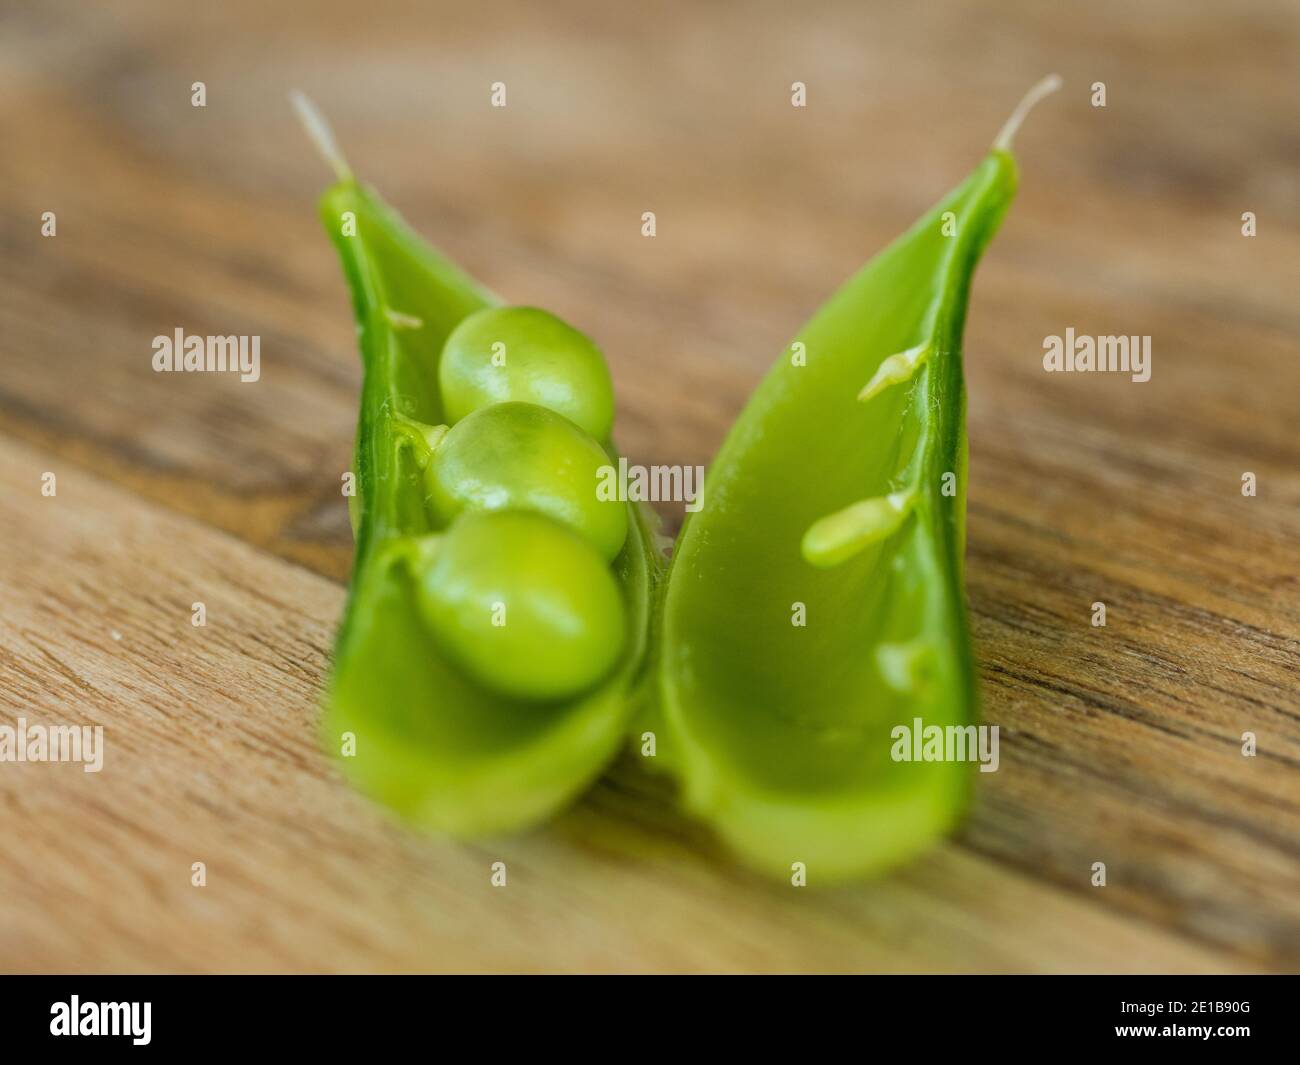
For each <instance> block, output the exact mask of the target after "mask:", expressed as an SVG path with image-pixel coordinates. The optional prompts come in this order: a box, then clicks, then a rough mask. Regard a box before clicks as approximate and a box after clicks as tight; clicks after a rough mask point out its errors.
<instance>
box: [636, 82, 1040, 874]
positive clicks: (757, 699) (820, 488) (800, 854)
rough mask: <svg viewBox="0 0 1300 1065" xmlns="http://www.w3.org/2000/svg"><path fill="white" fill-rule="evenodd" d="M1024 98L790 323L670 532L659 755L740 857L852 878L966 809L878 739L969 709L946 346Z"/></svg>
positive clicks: (957, 402)
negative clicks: (701, 487)
mask: <svg viewBox="0 0 1300 1065" xmlns="http://www.w3.org/2000/svg"><path fill="white" fill-rule="evenodd" d="M1052 87H1054V84H1053V83H1052V82H1051V80H1050V79H1049V81H1048V82H1047V83H1044V85H1043V86H1040V87H1039V89H1038V90H1036V93H1037V94H1039V95H1041V93H1042V92H1044V91H1050V88H1052ZM1034 98H1036V96H1035V94H1031V96H1030V97H1029V98H1027V99H1026V103H1025V104H1024V105H1022V108H1021V110H1020V111H1018V112H1017V114H1016V115H1015V116H1013V120H1012V122H1010V123H1008V127H1007V128H1006V129H1005V130H1004V132H1003V134H1002V135H1001V136H1000V137H999V139H998V141H997V142H996V146H995V148H994V149H993V150H992V151H991V152H990V154H989V155H988V156H987V157H986V158H985V159H984V160H983V161H982V162H981V163H980V164H979V165H978V166H977V167H976V168H975V170H974V172H973V173H972V174H971V175H970V176H969V177H968V178H967V179H966V180H965V181H964V182H962V184H961V185H959V186H958V187H957V188H956V189H954V190H953V191H952V192H951V193H950V194H949V195H948V196H947V197H945V198H944V200H943V201H942V202H941V203H939V204H938V205H937V206H936V207H935V208H934V209H933V210H932V211H931V212H930V213H929V214H927V215H926V216H925V217H924V218H922V219H921V220H920V221H919V222H918V223H916V225H915V226H913V227H912V229H911V230H910V231H909V232H907V233H906V234H905V235H904V236H902V237H901V238H899V239H898V240H897V241H895V242H894V243H893V244H892V245H890V246H889V247H888V248H887V249H885V250H884V251H883V252H881V253H880V255H878V256H877V257H876V258H875V259H873V260H872V261H871V262H870V263H868V264H867V265H866V266H865V267H864V268H863V269H862V270H861V271H860V272H859V273H858V274H856V275H855V276H854V277H852V278H851V279H850V280H849V281H848V282H847V283H846V284H845V285H844V286H843V287H842V288H841V289H840V290H839V291H838V292H837V293H836V294H835V295H834V296H833V297H832V298H831V299H830V301H829V302H828V303H826V305H825V306H824V307H822V309H821V310H820V311H819V312H818V313H817V314H816V315H815V316H814V317H813V319H812V320H811V321H810V322H809V323H808V324H807V325H805V326H804V328H803V329H802V330H800V332H799V334H798V336H797V338H796V341H795V343H794V344H792V346H791V348H790V349H789V350H787V352H786V353H785V354H784V355H783V356H782V358H781V359H780V361H779V362H778V363H777V364H776V366H774V367H773V369H772V370H771V371H770V372H769V373H768V375H767V377H766V378H765V379H764V380H763V382H762V383H761V384H760V386H759V387H758V389H757V390H756V392H755V393H754V395H753V396H752V398H751V399H750V401H749V403H748V405H747V406H746V407H745V410H744V411H743V413H742V414H741V416H740V418H739V420H738V421H737V422H736V424H735V425H734V426H733V428H732V430H731V432H730V433H729V435H728V436H727V438H726V441H725V442H724V443H723V445H722V448H721V450H720V451H719V453H718V455H717V458H716V459H715V461H714V463H713V465H712V467H711V469H710V471H709V473H708V475H707V478H706V481H705V485H706V491H705V505H704V507H703V509H702V510H701V511H699V512H698V513H696V514H693V515H689V516H688V519H687V522H686V524H685V526H684V527H683V530H682V533H681V535H680V538H679V540H678V544H677V547H676V550H675V553H674V557H673V561H672V564H671V567H670V570H669V575H668V580H667V585H666V591H665V598H664V604H663V626H662V653H661V657H660V683H661V706H660V719H659V728H660V730H661V733H662V735H661V742H660V744H659V754H660V758H659V762H660V764H661V765H663V766H665V767H666V768H668V769H669V770H670V771H671V772H672V773H674V774H675V776H677V777H678V778H679V780H680V784H681V789H682V795H683V800H684V802H685V804H686V806H687V807H688V808H689V809H690V810H691V811H693V812H694V813H695V814H697V815H698V816H700V817H701V818H703V819H705V820H707V821H708V822H710V823H711V824H712V825H713V826H714V828H715V829H716V830H717V832H718V833H719V834H720V835H721V836H722V837H723V838H724V839H725V840H726V841H727V842H728V843H729V844H730V845H731V846H732V847H733V848H734V850H735V851H736V852H737V853H738V854H739V856H740V857H741V858H742V859H744V860H745V861H747V862H748V863H749V864H751V865H753V866H756V867H758V868H760V869H762V870H765V871H769V872H772V873H774V874H777V875H785V876H789V875H790V872H791V868H792V864H793V863H795V862H803V863H805V864H806V867H807V872H808V876H809V878H810V881H811V880H812V879H813V878H816V879H818V880H820V881H823V882H824V881H827V880H834V879H839V878H844V877H848V876H857V875H862V874H866V873H870V872H872V871H876V870H879V869H882V868H884V867H886V866H888V865H891V864H893V863H896V862H898V861H901V860H902V859H904V858H906V857H907V856H909V855H911V854H913V853H914V852H916V851H917V850H919V849H920V848H921V847H923V846H925V845H926V844H927V843H928V842H930V841H931V840H933V839H934V838H935V836H936V835H938V834H940V833H942V832H944V831H945V830H947V829H949V828H950V827H951V826H952V825H953V824H954V823H955V822H956V821H957V819H958V818H959V816H960V814H961V812H962V810H963V807H964V805H965V803H966V798H967V795H968V792H969V789H970V782H971V766H970V765H969V763H960V762H953V761H914V760H907V761H902V760H895V759H894V757H893V756H892V752H893V751H894V750H895V748H896V744H897V737H898V735H899V734H897V733H895V731H894V730H895V729H896V728H897V727H898V726H905V727H906V728H908V729H909V730H912V729H913V727H914V725H915V723H916V722H917V720H918V719H920V721H921V722H922V723H923V726H932V725H937V726H940V727H947V726H967V725H971V724H973V723H974V722H975V721H976V719H977V707H976V686H975V673H974V667H973V663H972V654H971V646H970V639H969V636H968V632H967V625H966V620H965V606H964V596H963V587H962V555H963V550H964V540H965V488H966V456H967V449H966V438H965V427H964V420H965V397H964V391H963V383H962V365H961V337H962V327H963V323H964V320H965V316H966V304H967V297H968V293H969V289H970V282H971V276H972V273H973V271H974V269H975V265H976V262H977V260H978V259H979V256H980V254H981V252H982V251H983V249H984V247H985V245H986V244H987V243H988V241H989V239H990V238H991V237H992V235H993V233H994V230H995V229H996V228H997V226H998V223H999V222H1000V220H1001V218H1002V216H1003V213H1004V212H1005V211H1006V209H1007V207H1008V205H1009V204H1010V201H1011V199H1012V196H1013V194H1014V192H1015V186H1016V167H1015V162H1014V160H1013V159H1012V156H1011V155H1010V154H1009V151H1008V148H1009V144H1010V138H1011V134H1012V133H1013V132H1014V129H1015V127H1016V126H1017V125H1018V123H1019V121H1020V119H1021V118H1022V117H1023V113H1024V111H1025V110H1027V108H1028V106H1029V105H1030V104H1032V102H1033V99H1034Z"/></svg>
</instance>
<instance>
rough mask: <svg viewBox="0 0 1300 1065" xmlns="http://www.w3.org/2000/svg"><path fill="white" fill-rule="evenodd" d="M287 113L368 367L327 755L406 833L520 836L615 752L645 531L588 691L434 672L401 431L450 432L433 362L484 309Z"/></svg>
mask: <svg viewBox="0 0 1300 1065" xmlns="http://www.w3.org/2000/svg"><path fill="white" fill-rule="evenodd" d="M295 103H296V104H297V106H298V108H299V110H300V112H301V114H302V117H303V119H304V122H305V124H306V126H307V128H308V132H309V133H310V134H311V135H312V136H313V138H314V139H315V140H316V141H317V144H318V146H319V147H321V149H322V151H323V153H324V154H325V155H326V157H327V158H328V159H329V160H330V161H331V162H332V163H333V165H334V167H335V170H336V172H337V174H338V176H339V181H338V183H337V184H335V185H334V186H333V187H331V188H330V189H329V190H327V191H326V193H325V194H324V196H323V198H322V200H321V203H320V214H321V218H322V220H323V222H324V224H325V227H326V229H327V231H328V232H329V234H330V237H331V239H332V240H333V241H334V244H335V246H336V248H337V250H338V253H339V256H340V258H341V259H342V262H343V268H344V271H345V273H346V275H347V280H348V284H349V286H350V288H351V292H352V299H353V304H354V307H355V311H356V318H357V323H358V333H359V336H360V346H361V356H362V360H363V364H364V382H363V386H362V397H361V413H360V419H359V423H358V426H357V438H356V451H355V472H356V475H357V497H356V500H357V505H356V507H355V509H354V511H353V518H354V527H355V533H356V555H355V561H354V565H353V573H352V582H351V588H350V592H349V596H348V602H347V607H346V612H345V616H344V619H343V623H342V625H341V626H340V629H339V634H338V639H337V644H336V647H335V656H334V670H333V675H332V677H331V681H330V687H329V692H328V697H327V707H326V713H325V718H324V743H325V745H326V747H327V749H328V750H330V751H332V752H337V753H339V754H340V755H341V757H340V765H341V766H342V768H343V771H344V772H345V774H346V775H347V776H348V777H349V778H350V780H351V781H352V782H353V783H354V784H355V785H356V786H357V787H358V788H359V789H360V790H361V791H363V792H365V793H366V794H368V795H370V796H372V797H374V798H376V799H378V800H379V801H381V802H383V803H385V804H387V805H388V806H390V807H392V808H394V809H395V810H397V811H399V812H400V813H402V814H403V815H404V816H405V817H407V818H408V819H409V820H411V821H412V822H414V823H417V824H419V825H422V826H425V827H429V828H433V829H437V830H440V831H446V832H450V833H453V834H457V835H478V834H483V833H490V832H497V831H509V830H513V829H519V828H523V827H526V826H528V825H530V824H533V823H535V822H537V821H539V820H541V819H543V818H545V817H546V816H548V815H549V814H551V813H553V812H554V811H555V810H556V809H557V808H558V807H560V806H561V805H563V804H564V803H565V802H567V801H568V800H570V799H571V798H572V797H573V796H575V795H576V794H577V793H578V792H580V791H581V790H582V789H583V788H584V787H585V786H586V785H587V784H588V783H589V782H590V781H591V779H592V778H593V777H594V776H596V775H597V774H598V773H599V771H600V770H601V768H602V767H603V766H604V765H605V763H606V762H607V761H608V760H609V759H610V758H611V757H612V755H613V754H614V753H615V752H616V751H617V749H618V747H619V746H620V744H621V743H622V741H623V739H624V736H625V735H626V731H627V727H628V721H629V718H630V716H631V714H632V713H633V711H634V708H635V704H636V700H637V697H638V693H639V691H640V687H641V681H642V680H643V678H644V673H645V670H644V665H645V652H646V644H647V629H648V624H649V614H650V603H651V601H652V598H653V594H654V585H655V582H656V578H657V573H658V561H657V559H658V555H657V553H656V549H655V546H654V543H655V541H654V531H653V528H652V526H651V525H650V523H649V521H648V520H647V518H646V516H645V512H644V511H643V510H642V509H641V508H640V507H635V506H632V505H631V504H629V506H630V507H631V512H630V513H629V519H630V520H629V526H630V528H629V531H628V536H627V540H626V542H625V544H624V546H623V549H622V551H621V553H620V554H619V555H618V557H617V558H616V559H615V560H614V562H613V573H614V575H615V576H616V577H617V579H618V581H619V584H620V587H621V591H622V597H623V600H624V605H625V607H626V610H627V616H628V623H627V626H626V629H627V634H628V635H627V641H626V646H625V650H624V652H623V655H622V658H621V660H620V662H619V663H618V665H617V667H616V668H615V669H614V671H613V673H612V674H611V675H610V676H609V678H608V679H607V680H605V681H604V682H603V683H602V684H601V685H600V686H599V687H598V688H596V689H595V690H594V691H590V692H588V693H585V694H584V695H583V696H582V697H580V698H577V699H574V700H570V701H567V702H561V703H554V702H551V703H540V704H539V703H537V702H525V701H516V700H513V699H511V698H508V697H505V696H502V695H499V694H493V693H491V692H488V691H485V690H483V689H481V688H479V687H478V686H476V685H475V684H474V683H473V682H472V680H470V679H469V678H467V677H466V675H465V674H464V672H463V671H461V670H458V669H456V668H454V667H453V665H452V664H451V663H450V662H449V661H447V660H446V659H445V657H444V655H443V654H442V653H441V652H440V649H439V646H438V644H437V643H436V641H435V640H434V639H432V638H431V636H430V633H429V630H428V628H427V626H426V625H425V624H424V623H423V621H422V618H421V614H420V611H419V607H418V604H417V601H416V594H415V590H414V587H413V582H412V580H411V576H410V573H409V572H408V571H407V569H406V567H405V564H404V560H405V559H406V558H407V557H409V556H410V555H411V554H412V550H411V545H412V543H414V542H415V541H413V540H412V538H414V537H419V536H421V535H422V534H425V533H428V532H430V531H431V525H430V517H429V515H428V508H427V507H426V505H425V493H426V488H425V484H424V477H423V473H424V471H423V464H424V463H425V462H426V461H427V450H425V451H424V452H423V453H422V449H421V448H420V447H418V446H415V444H414V443H413V441H412V438H411V433H412V426H413V425H417V426H418V425H424V426H436V425H439V424H440V423H442V422H445V421H446V420H447V418H446V417H445V412H444V410H443V409H442V401H441V397H440V395H439V391H438V360H439V357H440V354H441V352H442V350H443V345H444V343H445V342H446V339H447V337H448V335H449V334H450V333H451V331H452V330H453V329H454V328H455V327H456V326H457V324H459V323H460V322H461V321H462V320H463V319H464V318H466V317H467V316H468V315H470V314H471V313H473V312H474V311H477V310H479V309H481V308H483V307H486V306H489V305H494V304H495V303H496V302H497V301H496V299H495V298H494V297H493V296H492V295H491V294H490V293H488V292H486V291H485V290H484V289H482V288H481V287H480V286H478V285H477V284H475V283H474V282H473V281H472V280H471V279H470V278H469V277H467V276H466V275H465V274H464V273H462V272H461V271H460V270H459V269H458V268H457V267H455V266H454V265H453V264H452V263H450V262H449V261H448V260H446V259H445V258H443V257H442V256H441V255H439V254H438V253H437V252H436V251H434V250H433V249H431V248H430V247H428V246H427V245H426V244H424V243H423V242H422V241H421V240H420V239H419V238H418V237H417V236H415V235H414V234H413V233H412V232H411V231H410V230H409V229H408V228H407V227H406V225H405V224H404V223H403V222H402V221H401V219H399V218H398V217H397V215H396V214H395V213H393V212H392V211H391V210H389V209H388V208H387V207H385V205H384V204H383V203H381V202H380V200H379V199H378V198H377V197H376V196H375V195H374V194H373V193H372V192H371V191H370V190H368V189H366V188H363V187H362V186H361V185H360V184H359V183H358V182H357V181H356V180H355V178H354V177H353V176H352V174H351V171H350V170H349V169H348V167H347V164H346V163H345V162H344V161H343V158H342V156H341V154H339V152H338V150H337V148H336V147H335V146H334V143H333V140H332V138H331V137H330V135H329V131H328V129H327V128H326V127H325V125H324V122H323V120H321V119H320V117H319V115H318V114H316V112H315V110H314V109H313V108H311V106H310V104H308V103H307V102H306V101H305V99H303V98H301V97H296V98H295ZM605 445H606V450H609V444H608V441H606V442H605ZM593 490H594V486H593Z"/></svg>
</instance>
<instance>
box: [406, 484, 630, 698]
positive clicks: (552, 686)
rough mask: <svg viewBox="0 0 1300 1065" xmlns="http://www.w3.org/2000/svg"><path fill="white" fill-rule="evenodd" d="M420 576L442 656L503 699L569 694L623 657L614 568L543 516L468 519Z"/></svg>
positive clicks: (491, 514) (421, 596) (420, 597)
mask: <svg viewBox="0 0 1300 1065" xmlns="http://www.w3.org/2000/svg"><path fill="white" fill-rule="evenodd" d="M416 580H417V590H416V595H417V601H418V603H419V607H420V611H421V613H422V614H423V616H424V618H425V621H426V623H427V624H428V626H429V628H430V629H431V630H432V633H433V636H434V638H435V639H436V640H437V642H438V646H439V647H440V648H441V649H442V651H443V653H444V654H446V655H447V657H448V658H449V659H450V660H451V661H453V662H454V663H456V664H457V665H459V666H460V668H461V669H463V670H464V671H465V672H466V673H467V674H468V675H469V676H470V677H472V678H473V679H474V680H476V681H477V682H478V683H480V684H482V685H483V686H484V687H486V688H490V689H492V690H493V691H496V692H500V693H501V694H503V695H507V696H510V697H513V698H518V699H530V700H560V699H567V698H572V697H573V696H575V695H578V694H580V693H581V692H583V691H586V690H587V689H589V688H591V687H593V686H595V685H596V684H597V683H599V682H600V681H601V680H602V679H604V677H605V676H606V675H607V674H608V673H609V671H610V670H611V669H613V667H614V664H615V663H616V662H617V661H618V658H619V656H620V654H622V651H623V644H624V641H625V639H626V625H627V622H626V617H625V613H624V608H623V597H622V594H621V593H620V592H619V588H618V585H617V584H616V583H615V582H614V577H613V574H611V573H610V570H609V567H608V566H606V565H605V562H604V560H603V559H602V558H601V557H600V555H598V554H597V553H596V551H595V549H593V548H592V547H591V546H590V545H589V544H588V543H587V542H586V541H585V540H583V539H582V538H581V537H579V536H577V535H575V534H574V533H573V532H571V531H570V530H569V529H567V528H565V527H564V526H563V525H560V524H558V523H557V522H554V521H552V520H551V519H550V518H547V517H544V516H542V515H541V514H533V513H529V512H528V511H510V510H501V511H487V512H467V513H465V514H463V515H462V516H461V517H460V518H459V519H457V521H456V522H454V523H453V524H452V526H451V528H450V529H448V530H447V532H446V533H445V534H443V536H442V538H441V540H440V541H439V543H438V545H437V548H436V552H435V554H434V556H433V560H432V562H431V564H430V565H429V566H428V567H427V568H425V569H424V570H423V571H422V572H420V573H418V574H417V576H416Z"/></svg>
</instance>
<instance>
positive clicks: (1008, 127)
mask: <svg viewBox="0 0 1300 1065" xmlns="http://www.w3.org/2000/svg"><path fill="white" fill-rule="evenodd" d="M1061 84H1062V82H1061V75H1060V74H1048V75H1047V77H1045V78H1043V79H1042V80H1041V81H1039V82H1038V83H1037V84H1035V85H1034V86H1033V88H1031V89H1030V90H1029V91H1028V92H1027V93H1025V95H1024V98H1023V99H1021V101H1020V103H1018V104H1017V105H1016V109H1015V110H1014V111H1012V112H1011V117H1010V118H1008V119H1007V120H1006V122H1004V123H1003V124H1002V128H1001V129H1000V130H998V135H997V136H996V137H994V138H993V148H994V150H996V151H1003V152H1009V151H1011V142H1012V141H1013V140H1014V139H1015V136H1016V133H1017V132H1018V131H1019V129H1020V126H1021V124H1022V123H1023V122H1024V121H1025V116H1026V115H1028V114H1029V112H1030V111H1032V110H1033V109H1034V105H1035V104H1037V103H1038V102H1039V101H1040V100H1041V99H1043V97H1045V96H1051V95H1052V93H1054V92H1056V91H1057V90H1058V89H1059V88H1060V87H1061Z"/></svg>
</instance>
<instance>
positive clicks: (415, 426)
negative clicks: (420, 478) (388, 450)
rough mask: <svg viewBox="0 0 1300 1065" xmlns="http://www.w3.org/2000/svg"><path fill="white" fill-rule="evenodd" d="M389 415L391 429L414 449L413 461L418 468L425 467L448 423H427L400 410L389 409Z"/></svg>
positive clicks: (401, 441) (402, 441) (399, 439)
mask: <svg viewBox="0 0 1300 1065" xmlns="http://www.w3.org/2000/svg"><path fill="white" fill-rule="evenodd" d="M389 417H390V419H391V424H392V427H393V430H394V431H395V432H396V433H397V439H398V441H399V442H400V443H403V444H407V445H409V446H410V447H411V448H412V449H413V450H414V451H415V461H416V462H417V463H418V464H419V466H420V469H425V468H426V467H427V466H428V465H429V463H430V461H432V459H433V454H434V452H435V451H437V450H438V445H439V444H441V443H442V438H443V437H444V436H446V435H447V431H448V430H449V429H450V428H451V427H450V426H448V425H427V424H425V423H424V422H420V421H416V420H415V419H414V418H410V417H407V416H406V415H405V414H403V413H401V411H396V410H395V411H390V412H389Z"/></svg>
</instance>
